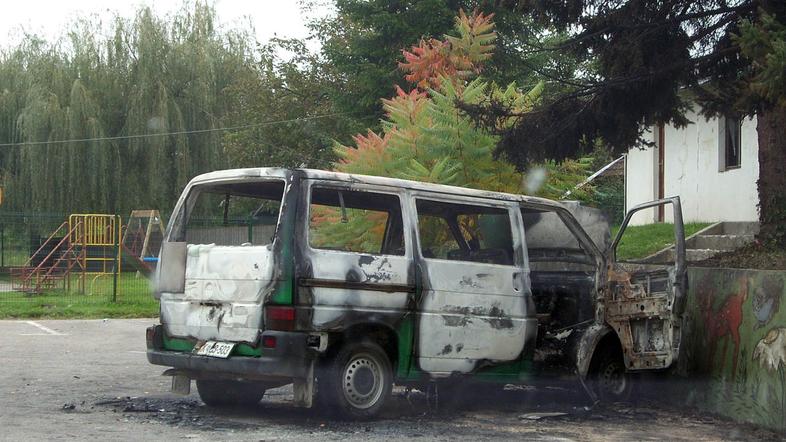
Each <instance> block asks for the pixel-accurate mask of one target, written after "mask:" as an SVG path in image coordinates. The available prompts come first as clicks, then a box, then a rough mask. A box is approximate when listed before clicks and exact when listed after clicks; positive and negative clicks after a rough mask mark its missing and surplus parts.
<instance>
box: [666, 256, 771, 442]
mask: <svg viewBox="0 0 786 442" xmlns="http://www.w3.org/2000/svg"><path fill="white" fill-rule="evenodd" d="M689 277H690V290H689V294H688V299H687V308H686V322H685V326H684V328H683V341H682V346H681V349H680V350H681V354H680V357H679V362H678V371H679V372H680V374H682V375H687V377H686V378H685V382H684V385H682V386H681V387H680V388H679V389H678V392H677V394H682V395H685V397H684V398H682V399H683V400H685V401H686V402H687V403H689V404H691V405H695V406H698V407H699V408H702V409H705V410H707V411H711V412H716V413H719V414H723V415H726V416H728V417H731V418H733V419H735V420H738V421H742V422H751V423H755V424H757V425H763V426H767V427H770V428H774V429H778V430H786V372H785V371H786V306H784V305H782V304H784V303H786V294H785V293H784V288H785V287H786V272H784V271H766V270H738V269H709V268H692V269H690V271H689ZM781 307H783V310H781Z"/></svg>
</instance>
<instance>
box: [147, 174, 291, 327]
mask: <svg viewBox="0 0 786 442" xmlns="http://www.w3.org/2000/svg"><path fill="white" fill-rule="evenodd" d="M284 188H285V182H284V178H283V177H281V178H277V179H276V178H272V177H267V178H264V177H254V178H243V179H234V180H233V179H223V180H218V181H216V182H204V183H198V184H196V185H194V186H193V187H191V188H190V189H189V190H188V194H187V197H186V198H185V199H184V200H183V201H181V202H180V203H179V204H178V208H177V209H176V212H175V213H176V215H175V217H174V221H175V222H174V223H171V224H172V226H170V228H171V230H170V232H169V233H168V236H167V240H166V242H165V244H164V246H163V248H162V256H161V263H160V267H159V274H160V275H159V278H160V281H161V284H160V286H159V292H160V299H161V322H162V324H163V325H164V327H165V329H166V332H167V334H168V335H169V336H175V337H183V338H195V339H197V340H200V341H209V340H215V341H228V342H254V341H255V340H256V339H257V336H258V333H259V330H260V329H262V327H263V324H262V306H263V303H264V298H265V296H266V294H267V293H268V292H269V291H270V290H271V287H273V285H274V283H275V282H276V280H277V278H279V276H277V275H279V272H276V266H277V264H276V261H277V260H276V257H275V256H274V253H273V250H274V249H273V241H274V240H275V237H276V231H277V226H278V222H279V213H280V210H281V205H282V201H283V195H284ZM180 278H182V279H180Z"/></svg>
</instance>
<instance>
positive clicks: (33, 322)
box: [20, 321, 65, 336]
mask: <svg viewBox="0 0 786 442" xmlns="http://www.w3.org/2000/svg"><path fill="white" fill-rule="evenodd" d="M20 322H24V323H25V324H30V325H32V326H33V327H36V328H38V329H39V330H42V331H44V332H46V334H48V335H51V336H65V333H60V332H57V331H54V330H52V329H51V328H49V327H47V326H45V325H41V324H39V323H37V322H35V321H20Z"/></svg>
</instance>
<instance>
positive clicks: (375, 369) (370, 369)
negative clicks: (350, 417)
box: [341, 353, 385, 409]
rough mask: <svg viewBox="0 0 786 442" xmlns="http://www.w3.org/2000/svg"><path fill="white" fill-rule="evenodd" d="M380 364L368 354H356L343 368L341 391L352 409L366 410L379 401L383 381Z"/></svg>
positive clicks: (382, 389)
mask: <svg viewBox="0 0 786 442" xmlns="http://www.w3.org/2000/svg"><path fill="white" fill-rule="evenodd" d="M384 377H385V375H384V371H383V368H382V363H381V361H379V359H378V358H377V357H375V356H374V355H371V354H368V353H362V354H357V355H355V356H353V357H352V359H350V360H349V362H347V364H346V365H345V366H344V372H343V376H342V378H341V379H342V382H341V386H342V388H341V389H342V391H343V393H344V398H346V400H347V402H349V403H350V404H351V405H352V406H353V407H355V408H360V409H366V408H369V407H372V406H373V405H374V404H376V403H377V401H379V398H380V397H381V396H382V392H383V391H384V385H385V379H384Z"/></svg>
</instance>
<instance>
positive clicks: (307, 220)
mask: <svg viewBox="0 0 786 442" xmlns="http://www.w3.org/2000/svg"><path fill="white" fill-rule="evenodd" d="M315 187H316V188H320V189H328V190H335V191H344V192H367V193H374V194H381V195H388V196H393V197H395V198H397V199H398V204H399V214H400V216H401V230H402V232H401V234H402V239H403V241H404V253H403V254H400V255H394V254H390V253H381V252H360V251H353V250H336V249H323V248H319V247H314V246H312V245H311V206H312V204H311V196H312V192H313V189H314V188H315ZM405 199H406V194H405V193H404V192H403V191H402V190H401V189H397V188H389V187H384V186H376V185H365V184H363V185H359V184H353V185H352V186H349V185H346V184H344V183H342V182H340V181H323V180H312V179H309V180H308V186H307V189H306V192H305V201H304V206H305V210H306V216H305V217H304V221H303V222H304V224H305V225H304V232H305V235H304V236H305V246H306V248H307V249H308V250H309V251H310V252H311V253H342V254H346V253H351V254H355V255H371V256H391V257H400V258H403V257H407V258H408V257H411V256H412V254H411V244H412V239H411V238H409V235H408V230H409V228H408V224H407V217H408V215H407V212H406V205H405V204H404V201H405ZM367 210H370V209H367ZM391 226H392V216H391V213H390V212H388V217H387V221H386V222H385V233H384V235H383V237H382V244H381V248H384V247H385V246H386V244H387V243H388V242H389V238H388V236H389V235H388V232H389V231H390V228H391Z"/></svg>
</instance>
